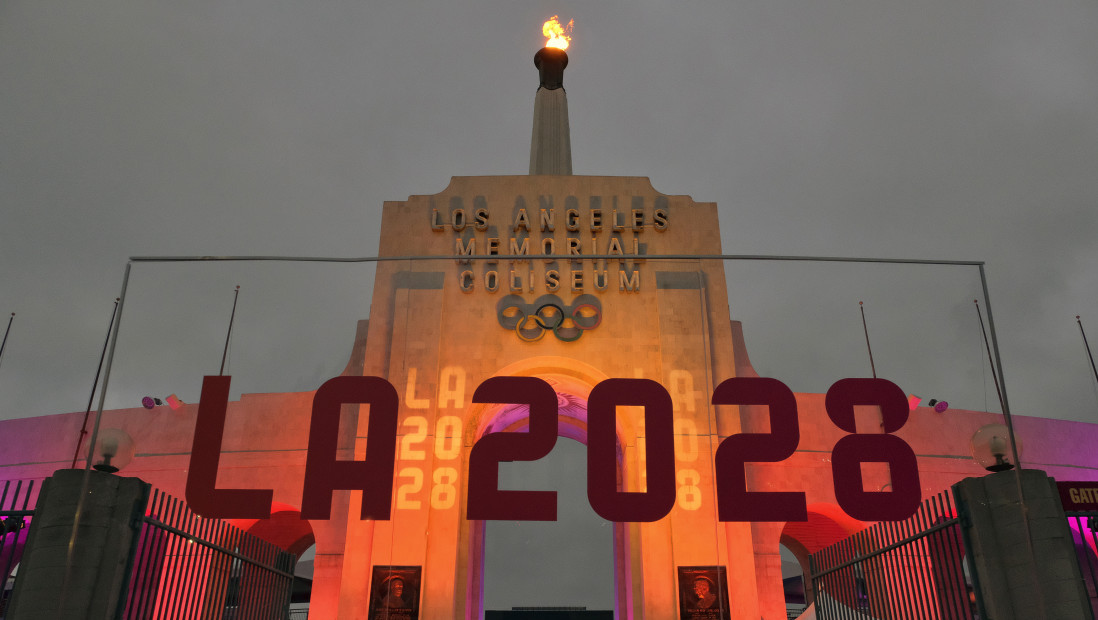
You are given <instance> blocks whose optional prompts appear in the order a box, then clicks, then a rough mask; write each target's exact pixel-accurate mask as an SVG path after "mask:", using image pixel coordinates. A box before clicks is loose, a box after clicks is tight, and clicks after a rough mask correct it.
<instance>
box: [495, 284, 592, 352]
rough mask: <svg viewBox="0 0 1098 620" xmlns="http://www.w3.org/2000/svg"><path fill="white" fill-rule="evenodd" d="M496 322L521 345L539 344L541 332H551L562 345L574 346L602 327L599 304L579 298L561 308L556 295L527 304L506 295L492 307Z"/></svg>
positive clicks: (514, 296) (588, 299)
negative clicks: (517, 338)
mask: <svg viewBox="0 0 1098 620" xmlns="http://www.w3.org/2000/svg"><path fill="white" fill-rule="evenodd" d="M496 318H497V319H498V320H499V324H500V326H501V327H503V328H504V329H509V330H514V332H515V334H517V335H518V337H519V340H522V341H523V342H536V341H538V340H541V339H542V337H544V336H545V332H553V335H554V336H556V337H557V340H560V341H562V342H575V341H577V340H579V339H580V336H582V335H583V332H585V331H588V330H591V329H595V328H596V327H598V326H599V325H600V324H601V323H602V302H600V301H599V298H598V297H595V296H594V295H588V294H583V295H580V296H578V297H576V298H575V299H573V300H572V304H571V305H565V303H564V302H563V301H561V299H560V297H557V296H556V295H542V296H541V297H538V298H537V299H536V300H534V303H532V304H528V303H526V301H525V300H524V299H523V298H522V297H519V296H518V295H508V296H506V297H504V298H503V299H500V300H499V303H498V304H496Z"/></svg>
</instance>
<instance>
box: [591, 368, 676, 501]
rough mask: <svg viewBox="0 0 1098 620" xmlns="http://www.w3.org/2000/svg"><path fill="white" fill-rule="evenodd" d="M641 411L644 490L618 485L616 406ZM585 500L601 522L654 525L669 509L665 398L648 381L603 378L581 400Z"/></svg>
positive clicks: (670, 440) (671, 490)
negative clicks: (584, 401) (584, 431)
mask: <svg viewBox="0 0 1098 620" xmlns="http://www.w3.org/2000/svg"><path fill="white" fill-rule="evenodd" d="M619 405H624V406H638V407H644V427H645V438H644V439H645V454H646V463H647V464H646V467H647V472H646V474H647V480H648V490H647V491H645V492H643V493H642V492H636V491H622V490H620V486H619V484H618V475H617V472H618V452H619V446H618V441H617V419H618V416H617V407H618V406H619ZM587 501H589V502H590V503H591V508H592V509H594V511H595V512H596V513H597V514H598V515H599V516H600V517H602V518H603V519H606V520H607V521H629V522H651V521H659V520H660V519H662V518H663V517H664V516H666V515H667V513H669V512H671V508H672V507H674V505H675V438H674V420H673V418H672V410H671V395H670V394H668V393H667V390H665V389H663V386H662V385H660V384H659V383H656V382H655V381H652V380H650V379H607V380H605V381H603V382H601V383H599V384H598V385H596V386H595V389H593V390H591V396H590V398H588V401H587Z"/></svg>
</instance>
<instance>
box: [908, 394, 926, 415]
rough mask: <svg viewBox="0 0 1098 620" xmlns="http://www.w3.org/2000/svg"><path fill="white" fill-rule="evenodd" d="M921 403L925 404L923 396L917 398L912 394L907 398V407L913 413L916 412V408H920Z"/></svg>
mask: <svg viewBox="0 0 1098 620" xmlns="http://www.w3.org/2000/svg"><path fill="white" fill-rule="evenodd" d="M921 402H923V397H922V396H916V395H914V394H910V395H908V397H907V407H908V409H910V410H911V411H915V408H916V407H918V406H919V403H921Z"/></svg>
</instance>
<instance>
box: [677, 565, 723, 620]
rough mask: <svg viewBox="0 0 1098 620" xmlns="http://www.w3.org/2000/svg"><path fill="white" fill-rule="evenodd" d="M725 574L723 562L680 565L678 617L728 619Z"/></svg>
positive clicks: (712, 619) (705, 619)
mask: <svg viewBox="0 0 1098 620" xmlns="http://www.w3.org/2000/svg"><path fill="white" fill-rule="evenodd" d="M731 617H732V605H731V604H730V602H729V600H728V575H727V574H726V573H725V570H724V567H723V566H680V567H679V618H680V619H681V620H730V618H731Z"/></svg>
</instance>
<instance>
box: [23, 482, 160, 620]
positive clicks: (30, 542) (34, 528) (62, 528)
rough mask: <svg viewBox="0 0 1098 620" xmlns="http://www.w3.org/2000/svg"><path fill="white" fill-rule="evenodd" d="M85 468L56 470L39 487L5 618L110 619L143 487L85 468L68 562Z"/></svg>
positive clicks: (122, 581)
mask: <svg viewBox="0 0 1098 620" xmlns="http://www.w3.org/2000/svg"><path fill="white" fill-rule="evenodd" d="M83 477H84V470H80V469H62V470H59V471H56V472H54V474H53V476H52V477H51V478H48V479H47V480H46V481H45V483H44V484H43V485H42V493H41V495H40V496H39V498H38V505H37V506H36V507H35V512H34V518H33V520H32V521H31V526H30V532H29V534H28V537H27V547H26V551H25V552H24V553H23V561H22V563H21V564H20V566H19V579H17V580H16V585H15V591H14V592H13V593H12V599H11V606H10V607H9V609H8V617H9V618H20V619H21V620H36V619H38V618H42V619H43V620H45V619H47V618H48V619H50V620H54V619H56V618H66V619H73V620H76V619H87V620H93V619H94V620H106V619H108V618H114V617H115V612H116V607H117V605H118V599H119V596H120V594H121V591H122V588H123V587H124V586H126V585H127V580H128V578H129V572H128V569H129V568H130V566H129V565H130V562H129V560H130V555H131V549H132V546H133V545H134V543H135V537H136V534H137V531H138V528H139V527H140V517H141V512H142V511H143V510H144V508H145V502H146V500H147V497H148V488H149V486H148V485H147V484H145V483H144V482H142V481H141V480H139V479H137V478H122V477H119V476H115V475H113V474H105V473H102V472H98V471H92V472H90V473H89V480H88V489H87V494H86V495H85V499H84V507H83V514H82V515H81V517H80V524H79V528H78V530H77V535H76V540H75V541H74V542H75V544H74V547H73V551H72V566H71V567H67V566H66V565H67V564H68V560H69V552H68V550H69V541H70V539H71V537H72V531H73V524H74V520H75V516H76V507H77V502H78V500H79V498H80V488H81V484H82V482H83Z"/></svg>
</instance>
